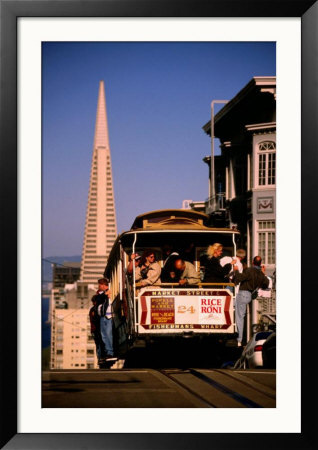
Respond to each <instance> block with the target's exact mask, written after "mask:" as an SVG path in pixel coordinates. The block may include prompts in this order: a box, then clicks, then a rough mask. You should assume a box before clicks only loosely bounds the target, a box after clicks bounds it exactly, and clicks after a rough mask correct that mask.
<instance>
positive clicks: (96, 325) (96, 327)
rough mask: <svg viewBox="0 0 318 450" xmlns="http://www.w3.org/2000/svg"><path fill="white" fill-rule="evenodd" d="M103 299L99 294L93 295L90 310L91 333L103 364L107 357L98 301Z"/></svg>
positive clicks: (99, 360) (98, 357) (99, 361)
mask: <svg viewBox="0 0 318 450" xmlns="http://www.w3.org/2000/svg"><path fill="white" fill-rule="evenodd" d="M101 300H102V299H101V298H100V297H99V296H97V295H93V297H92V303H93V306H92V307H91V309H90V310H89V320H90V323H91V335H92V336H93V338H94V341H95V345H96V354H97V359H98V364H101V363H102V362H103V360H104V359H105V358H106V353H105V346H104V343H103V340H102V335H101V334H100V316H99V314H98V307H99V304H98V301H101Z"/></svg>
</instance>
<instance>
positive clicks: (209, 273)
mask: <svg viewBox="0 0 318 450" xmlns="http://www.w3.org/2000/svg"><path fill="white" fill-rule="evenodd" d="M222 253H223V245H222V244H219V243H217V242H216V243H215V244H213V245H210V246H209V247H208V249H207V252H206V254H207V258H206V259H205V262H204V263H205V271H204V279H203V282H204V283H223V282H224V281H226V280H225V276H226V275H228V274H229V273H230V271H231V269H232V266H234V264H235V263H236V259H233V260H232V261H231V262H230V263H228V264H225V266H223V267H222V266H221V264H220V257H221V255H222Z"/></svg>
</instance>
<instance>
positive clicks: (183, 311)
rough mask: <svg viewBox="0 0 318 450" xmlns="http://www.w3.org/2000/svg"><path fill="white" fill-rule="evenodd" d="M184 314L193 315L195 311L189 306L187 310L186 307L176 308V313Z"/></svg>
mask: <svg viewBox="0 0 318 450" xmlns="http://www.w3.org/2000/svg"><path fill="white" fill-rule="evenodd" d="M185 312H189V313H191V314H194V313H195V309H194V307H193V306H189V308H187V307H186V306H183V305H181V306H179V307H178V313H185Z"/></svg>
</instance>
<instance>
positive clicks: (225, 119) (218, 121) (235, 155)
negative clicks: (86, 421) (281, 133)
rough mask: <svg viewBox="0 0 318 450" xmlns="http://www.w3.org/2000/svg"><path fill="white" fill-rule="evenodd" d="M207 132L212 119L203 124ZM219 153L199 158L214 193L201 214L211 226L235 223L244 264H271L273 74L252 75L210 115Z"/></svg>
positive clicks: (273, 261)
mask: <svg viewBox="0 0 318 450" xmlns="http://www.w3.org/2000/svg"><path fill="white" fill-rule="evenodd" d="M203 130H204V131H205V132H206V133H207V134H208V135H210V136H211V121H209V122H207V123H206V124H205V125H204V126H203ZM214 137H216V138H219V140H220V149H221V154H220V155H217V156H215V157H214V165H213V166H214V174H211V156H208V157H206V158H204V162H206V163H207V164H208V165H209V183H214V192H215V195H214V196H213V198H208V199H207V201H206V213H208V214H209V215H210V217H211V223H213V224H215V225H216V226H230V227H233V226H234V227H237V228H238V229H239V231H240V232H241V242H240V245H241V246H243V247H245V248H246V249H247V259H248V263H250V262H251V260H252V258H253V256H255V255H260V256H261V257H262V259H263V262H264V264H265V265H266V269H267V274H268V275H272V274H273V273H274V271H275V264H276V245H275V242H276V232H275V228H276V77H254V78H252V80H251V81H250V82H249V83H248V84H247V85H246V86H245V87H244V88H243V89H242V90H241V91H240V92H239V93H238V94H237V95H236V96H235V97H234V98H233V99H231V100H229V101H228V102H227V103H226V104H225V106H223V108H222V109H221V110H220V111H219V112H218V113H217V114H216V115H215V116H214Z"/></svg>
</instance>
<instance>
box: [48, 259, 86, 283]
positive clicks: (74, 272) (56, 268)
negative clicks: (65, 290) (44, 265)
mask: <svg viewBox="0 0 318 450" xmlns="http://www.w3.org/2000/svg"><path fill="white" fill-rule="evenodd" d="M80 273H81V263H80V262H75V261H74V262H73V261H64V262H63V264H61V265H57V264H53V289H56V288H62V287H64V285H65V284H72V283H75V281H77V280H78V279H79V277H80Z"/></svg>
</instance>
